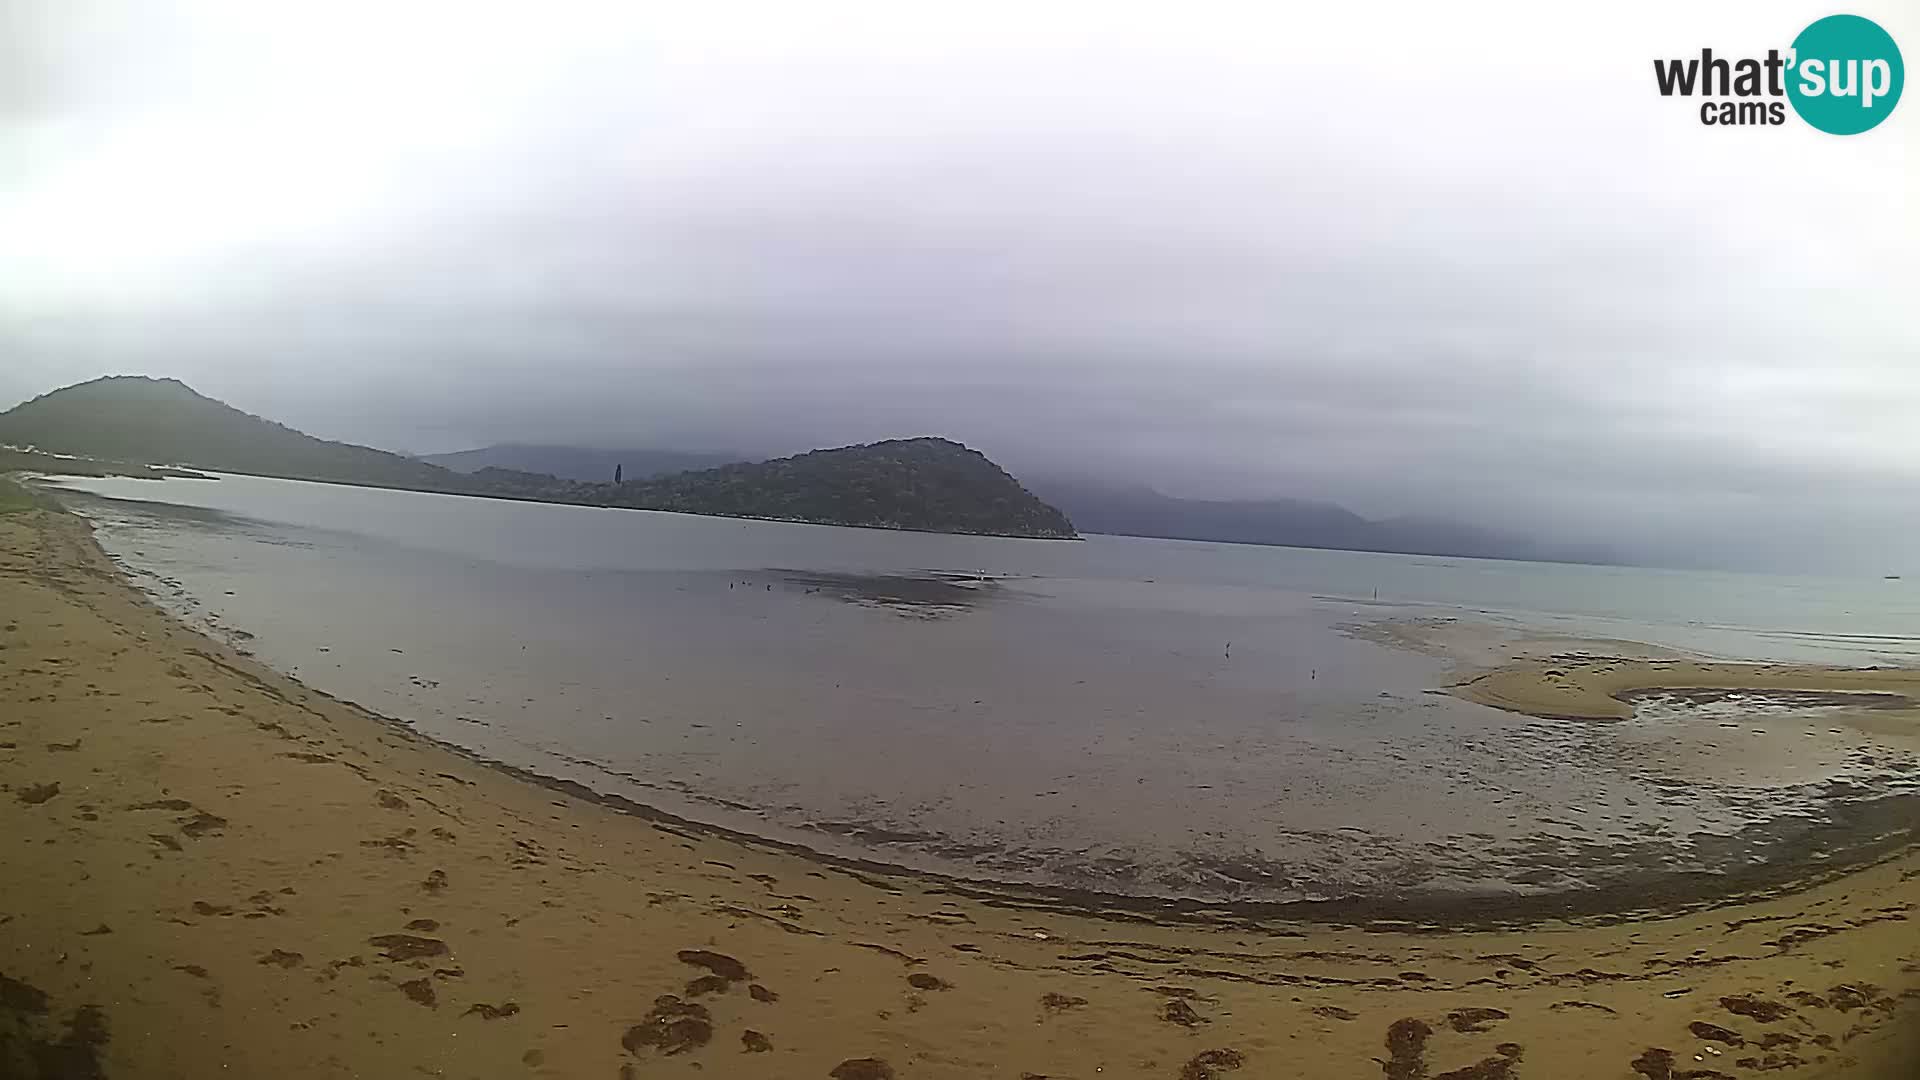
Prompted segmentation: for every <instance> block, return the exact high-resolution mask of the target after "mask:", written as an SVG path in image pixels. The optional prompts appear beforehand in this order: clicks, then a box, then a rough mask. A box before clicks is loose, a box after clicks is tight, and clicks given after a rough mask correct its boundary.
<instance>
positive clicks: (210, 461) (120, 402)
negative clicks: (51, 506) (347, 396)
mask: <svg viewBox="0 0 1920 1080" xmlns="http://www.w3.org/2000/svg"><path fill="white" fill-rule="evenodd" d="M0 443H10V444H12V445H14V446H34V447H38V448H39V449H41V450H49V451H52V452H54V453H57V454H80V455H83V456H86V457H93V458H104V459H107V460H111V461H131V462H140V463H144V464H149V465H196V466H199V467H200V468H203V469H218V470H220V471H223V472H239V473H257V474H260V475H263V476H285V477H290V478H293V479H297V480H329V481H334V482H337V483H346V484H368V485H372V486H376V487H404V488H420V489H422V490H428V491H456V490H459V489H460V477H459V475H458V474H457V473H454V472H453V471H451V470H449V469H443V468H440V467H439V466H437V465H429V464H427V463H425V462H422V461H415V460H414V459H412V458H410V457H406V456H404V455H402V454H390V453H387V452H386V451H385V450H375V449H373V448H372V447H367V446H355V445H353V444H352V443H339V442H329V441H327V440H325V439H316V438H314V437H313V436H311V435H308V434H305V433H304V432H299V431H295V430H294V429H292V428H290V427H287V426H285V425H283V424H276V423H274V422H273V421H271V420H264V419H262V418H260V417H258V416H254V415H253V414H252V413H244V412H241V411H240V410H239V409H236V408H234V407H233V406H231V405H228V404H226V403H225V402H222V401H215V400H214V399H212V398H210V397H205V396H203V395H201V394H198V393H195V392H194V391H193V389H192V388H191V387H189V386H187V384H185V383H183V382H180V381H179V380H177V379H149V378H146V377H144V376H139V375H114V376H109V377H107V378H104V379H95V380H93V381H92V382H84V383H80V384H78V385H75V386H69V387H66V388H65V389H61V390H55V391H53V392H52V393H49V394H42V395H40V396H39V397H37V398H34V399H33V400H32V401H28V402H25V403H23V404H20V405H16V406H14V407H13V408H12V409H9V410H7V411H6V412H4V413H0Z"/></svg>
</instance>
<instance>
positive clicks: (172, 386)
mask: <svg viewBox="0 0 1920 1080" xmlns="http://www.w3.org/2000/svg"><path fill="white" fill-rule="evenodd" d="M0 444H9V445H15V446H21V447H26V446H33V447H37V448H39V449H41V450H45V451H52V452H55V453H61V454H74V455H80V456H84V457H90V458H95V459H107V460H114V461H127V462H135V463H142V464H152V463H166V464H180V465H193V466H198V467H200V468H203V469H210V470H215V471H221V472H236V473H251V474H255V475H261V476H279V477H287V478H291V479H298V480H319V481H326V482H332V483H345V484H359V485H364V486H370V487H389V488H407V489H411V490H417V491H436V492H445V493H450V494H462V495H480V496H487V497H492V498H512V499H523V500H529V501H536V502H559V503H576V504H583V505H590V506H622V507H632V508H635V509H647V510H672V511H678V512H681V513H692V514H712V515H717V516H723V517H766V518H778V519H782V520H790V521H804V522H812V523H817V524H826V525H860V526H869V527H880V528H895V529H920V530H926V531H930V532H965V533H981V534H989V535H1005V536H1025V537H1045V538H1068V537H1073V536H1075V535H1076V533H1075V532H1074V528H1073V524H1072V523H1071V522H1070V521H1069V520H1068V519H1067V517H1066V515H1064V514H1062V513H1061V512H1060V511H1059V510H1057V509H1055V508H1054V507H1052V506H1048V505H1047V504H1046V503H1044V502H1042V501H1040V500H1039V499H1038V498H1035V497H1034V495H1033V494H1032V493H1031V492H1029V491H1027V490H1026V489H1025V488H1023V487H1021V486H1020V484H1019V482H1018V481H1016V480H1014V479H1013V477H1011V476H1009V475H1008V474H1007V473H1006V472H1005V471H1004V470H1002V469H1001V468H1000V467H999V466H997V465H995V464H994V463H993V462H991V461H989V460H988V459H987V458H986V456H985V455H983V454H981V453H980V452H978V451H976V450H971V449H968V448H967V447H965V446H962V445H960V444H959V443H956V442H952V441H950V440H947V439H937V438H917V439H895V440H891V441H888V442H881V443H872V444H868V445H865V446H848V447H841V448H839V449H835V450H818V451H814V452H813V453H810V454H801V455H798V456H796V457H791V458H781V459H779V460H776V461H767V462H760V463H758V464H735V465H727V466H723V467H720V468H714V469H705V470H699V471H694V472H681V473H675V474H672V475H670V476H664V477H650V478H646V479H635V480H629V481H627V482H626V483H623V484H618V485H616V484H612V483H586V482H582V481H578V480H568V479H563V478H560V477H556V476H550V475H545V474H541V473H534V472H527V471H523V470H516V469H503V468H499V467H493V466H489V467H483V468H480V469H477V470H476V471H474V472H473V473H471V474H468V473H461V472H456V471H454V470H452V469H447V468H443V467H442V466H440V465H436V464H433V463H432V462H428V461H421V460H418V459H416V458H411V457H407V456H405V455H402V454H393V453H388V452H387V451H385V450H375V449H373V448H372V447H366V446H356V445H354V444H352V443H340V442H331V441H328V440H326V439H317V438H314V437H313V436H311V435H308V434H306V433H304V432H300V431H296V430H294V429H293V428H290V427H287V426H285V425H284V424H276V423H274V422H273V421H271V420H265V419H262V418H261V417H258V416H254V415H252V414H250V413H245V412H242V411H240V410H239V409H236V408H233V407H232V406H230V405H227V404H226V403H224V402H221V401H216V400H214V399H213V398H209V397H206V396H204V395H202V394H199V393H197V392H195V391H194V390H193V389H192V388H191V387H189V386H187V385H186V384H185V383H182V382H180V381H178V380H175V379H153V378H147V377H144V376H127V375H122V376H109V377H107V378H102V379H95V380H93V381H91V382H85V383H80V384H78V385H75V386H69V387H65V388H63V389H60V390H55V391H53V392H51V393H47V394H42V395H41V396H39V397H37V398H34V399H32V400H31V401H26V402H23V403H21V404H19V405H16V406H14V407H13V408H12V409H9V410H7V411H6V412H4V413H0Z"/></svg>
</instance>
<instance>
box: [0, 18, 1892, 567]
mask: <svg viewBox="0 0 1920 1080" xmlns="http://www.w3.org/2000/svg"><path fill="white" fill-rule="evenodd" d="M1850 10H1854V11H1857V12H1858V13H1860V14H1864V15H1868V16H1870V17H1873V18H1876V19H1877V20H1879V21H1880V22H1881V24H1882V25H1883V26H1885V27H1886V28H1887V29H1888V30H1889V31H1890V32H1891V33H1892V34H1893V36H1894V38H1895V39H1896V40H1897V41H1901V42H1903V43H1905V44H1906V45H1907V47H1908V49H1907V53H1908V60H1909V62H1910V63H1912V62H1913V61H1914V60H1915V58H1916V57H1920V17H1917V16H1920V12H1916V10H1915V9H1914V8H1913V7H1912V5H1910V4H1906V5H1894V4H1889V3H1867V4H1865V5H1863V6H1859V7H1855V8H1852V9H1850ZM1828 13H1830V9H1829V8H1828V7H1827V5H1826V4H1825V3H1824V2H1822V3H1814V4H1809V3H1755V2H1750V0H1740V2H1725V3H1689V4H1684V5H1676V4H1672V3H1670V2H1664V0H1663V2H1647V3H1638V2H1633V3H1615V4H1607V5H1591V4H1582V5H1558V4H1543V3H1537V2H1525V3H1513V4H1486V5H1472V4H1468V5H1443V4H1433V3H1430V2H1421V3H1405V4H1319V5H1312V6H1310V7H1305V8H1303V9H1302V10H1287V9H1286V6H1285V5H1280V4H1273V3H1261V4H1250V5H1244V6H1238V5H1236V6H1228V5H1216V4H1209V3H1203V2H1194V0H1182V2H1167V3H1160V4H1151V5H1129V4H1124V3H1114V2H1111V0H1103V2H1098V3H1084V4H1081V3H1050V4H1040V3H1030V2H1029V3H1018V4H1007V5H996V4H992V3H979V2H969V3H966V4H941V5H934V4H914V3H901V2H898V0H894V2H890V3H874V4H841V3H830V2H821V0H808V2H806V3H763V4H762V3H755V4H733V3H725V2H717V3H716V2H702V3H697V4H693V3H689V4H641V3H587V2H584V0H541V2H539V3H516V4H491V3H485V2H476V0H444V2H443V0H431V2H428V0H409V2H406V3H394V2H391V0H379V2H360V0H353V2H343V0H327V2H325V3H311V4H309V3H304V2H302V3H278V2H272V0H174V2H160V0H156V2H152V3H141V2H139V0H4V2H0V399H5V400H6V401H7V402H11V401H12V400H15V399H19V398H24V397H28V396H31V395H33V394H36V393H40V392H43V391H45V390H48V389H51V388H53V387H55V386H58V385H63V384H66V383H70V382H74V381H78V380H81V379H85V378H90V377H93V376H95V375H99V374H104V373H110V372H112V373H124V372H130V373H145V374H154V375H171V376H176V377H178V378H181V379H184V380H186V381H187V382H189V383H190V384H192V385H193V386H195V387H196V388H197V389H199V390H201V391H202V392H204V393H207V394H210V395H213V396H215V397H219V398H222V399H225V400H227V401H229V402H231V403H233V404H235V405H237V406H240V407H242V408H245V409H248V410H249V411H253V412H258V413H261V414H264V415H267V416H269V417H272V418H275V419H279V420H282V421H284V422H287V423H290V424H293V425H295V426H297V427H300V428H303V429H306V430H309V431H312V432H314V433H315V434H320V435H325V436H329V437H334V438H345V439H351V440H355V441H363V442H370V443H373V444H376V445H380V446H386V447H390V448H396V449H406V450H423V451H424V450H446V449H455V448H461V447H466V446H471V445H479V444H484V443H489V442H496V441H505V440H519V441H548V442H568V443H593V444H601V445H631V446H657V447H679V448H687V449H734V450H739V451H743V452H747V453H754V454H773V453H784V452H792V451H796V450H803V449H808V448H812V447H816V446H830V445H839V444H844V443H848V442H857V441H867V440H871V439H875V438H881V437H887V436H895V435H913V434H943V435H948V436H951V437H954V438H957V439H960V440H962V441H965V442H967V443H969V444H971V445H974V446H976V447H978V448H980V449H982V450H984V451H985V452H987V453H988V454H989V455H990V456H992V457H994V458H996V459H997V460H1000V461H1002V462H1003V463H1005V464H1007V465H1008V466H1009V467H1010V468H1012V469H1014V470H1015V471H1016V472H1025V473H1029V474H1033V473H1043V472H1076V473H1085V474H1089V475H1097V476H1100V477H1105V478H1109V479H1113V480H1132V481H1144V482H1147V483H1150V484H1152V485H1154V486H1156V487H1159V488H1161V489H1162V490H1165V491H1168V492H1170V493H1175V494H1186V495H1202V496H1232V497H1240V496H1263V495H1290V496H1301V497H1324V498H1333V499H1337V500H1339V501H1341V502H1344V503H1346V504H1347V505H1349V506H1352V507H1353V508H1355V509H1358V510H1360V511H1362V512H1363V513H1368V514H1374V515H1388V514H1397V513H1407V512H1415V513H1446V514H1450V515H1453V516H1458V517H1464V518H1468V519H1473V520H1480V521H1483V522H1487V523H1492V524H1498V525H1503V526H1519V527H1524V528H1527V529H1529V530H1531V531H1533V532H1536V533H1541V534H1543V535H1548V536H1555V537H1578V538H1583V539H1590V540H1601V541H1606V542H1613V543H1625V544H1630V545H1638V546H1639V548H1640V549H1643V550H1660V551H1666V552H1671V551H1675V550H1686V549H1695V550H1710V551H1713V552H1715V553H1724V555H1725V557H1726V558H1727V559H1728V560H1731V561H1734V562H1740V563H1761V564H1781V565H1785V564H1793V563H1802V562H1804V563H1807V564H1810V565H1812V564H1822V565H1861V566H1867V565H1871V566H1872V567H1874V568H1877V567H1879V566H1880V564H1881V563H1882V562H1885V561H1888V560H1898V561H1899V565H1898V566H1897V567H1895V568H1910V569H1914V570H1920V566H1915V565H1914V563H1915V562H1916V560H1915V559H1914V557H1913V554H1912V553H1913V552H1915V551H1920V366H1917V365H1920V209H1917V208H1916V206H1915V203H1916V201H1917V200H1916V196H1920V101H1910V102H1904V103H1902V105H1901V106H1900V107H1899V110H1898V111H1897V112H1896V113H1895V114H1894V115H1893V117H1892V118H1891V119H1890V120H1888V121H1887V122H1886V123H1884V124H1883V125H1881V127H1880V128H1878V129H1876V130H1875V131H1873V132H1871V133H1869V134H1866V135H1861V136H1856V137H1852V138H1839V137H1834V136H1828V135H1823V134H1821V133H1819V132H1816V131H1814V130H1813V129H1811V128H1810V127H1808V126H1806V125H1804V124H1802V123H1800V122H1799V121H1798V120H1797V118H1791V116H1790V119H1789V123H1788V124H1787V125H1785V126H1782V127H1753V128H1735V129H1720V128H1708V127H1703V126H1702V125H1701V124H1700V123H1699V120H1698V106H1697V102H1694V103H1689V102H1688V101H1686V100H1682V99H1662V98H1660V97H1659V95H1658V94H1657V92H1656V91H1655V89H1654V83H1653V78H1652V66H1651V61H1652V59H1653V58H1654V57H1656V56H1659V57H1666V56H1684V55H1687V54H1688V53H1692V54H1694V55H1697V54H1698V51H1699V49H1700V48H1701V47H1702V46H1712V47H1713V48H1714V49H1715V51H1716V52H1719V53H1722V54H1730V55H1734V56H1741V55H1762V54H1764V52H1765V50H1766V49H1767V48H1768V47H1778V48H1782V49H1784V48H1785V47H1786V46H1788V45H1789V44H1790V43H1791V41H1792V39H1793V37H1794V36H1795V34H1797V33H1798V31H1799V30H1800V29H1801V28H1802V27H1804V26H1805V25H1806V24H1807V23H1808V22H1810V21H1812V20H1813V19H1815V18H1817V17H1819V16H1821V15H1825V14H1828ZM1909 96H1912V95H1909ZM1715 557H1716V558H1717V557H1719V555H1718V554H1716V556H1715Z"/></svg>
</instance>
